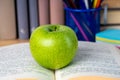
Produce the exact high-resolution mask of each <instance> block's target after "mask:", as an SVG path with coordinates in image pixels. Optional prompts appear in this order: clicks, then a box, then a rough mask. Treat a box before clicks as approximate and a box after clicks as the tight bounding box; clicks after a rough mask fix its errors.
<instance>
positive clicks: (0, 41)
mask: <svg viewBox="0 0 120 80" xmlns="http://www.w3.org/2000/svg"><path fill="white" fill-rule="evenodd" d="M24 42H29V40H19V39H16V40H0V46H6V45H11V44H17V43H24Z"/></svg>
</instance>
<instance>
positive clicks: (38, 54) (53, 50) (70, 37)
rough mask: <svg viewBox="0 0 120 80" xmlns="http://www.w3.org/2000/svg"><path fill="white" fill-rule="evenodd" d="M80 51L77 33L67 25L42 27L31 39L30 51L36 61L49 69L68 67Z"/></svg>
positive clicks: (36, 30)
mask: <svg viewBox="0 0 120 80" xmlns="http://www.w3.org/2000/svg"><path fill="white" fill-rule="evenodd" d="M77 49H78V39H77V36H76V34H75V32H74V31H73V30H72V29H71V28H69V27H68V26H65V25H52V24H48V25H42V26H39V27H37V28H36V29H35V30H34V31H33V32H32V34H31V37H30V50H31V53H32V56H33V57H34V59H35V60H36V61H37V62H38V64H40V65H41V66H43V67H45V68H48V69H53V70H55V69H59V68H62V67H65V66H66V65H68V64H69V63H70V62H71V61H72V59H73V58H74V56H75V54H76V51H77Z"/></svg>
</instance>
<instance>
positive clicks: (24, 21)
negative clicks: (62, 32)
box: [0, 0, 64, 40]
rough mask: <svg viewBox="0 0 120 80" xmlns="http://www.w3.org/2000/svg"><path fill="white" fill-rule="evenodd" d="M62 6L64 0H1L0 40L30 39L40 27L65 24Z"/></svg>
mask: <svg viewBox="0 0 120 80" xmlns="http://www.w3.org/2000/svg"><path fill="white" fill-rule="evenodd" d="M62 4H63V1H62V0H57V1H56V0H50V1H49V0H0V11H1V12H0V40H6V39H29V37H30V35H31V33H32V31H33V30H34V29H35V28H36V27H38V26H40V25H44V24H64V6H63V5H62ZM56 6H57V7H56Z"/></svg>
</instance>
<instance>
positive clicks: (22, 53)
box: [0, 43, 54, 80]
mask: <svg viewBox="0 0 120 80" xmlns="http://www.w3.org/2000/svg"><path fill="white" fill-rule="evenodd" d="M0 80H54V72H53V71H50V70H48V69H45V68H43V67H41V66H40V65H38V64H37V63H36V61H34V59H33V58H32V56H31V53H30V50H29V44H28V43H21V44H15V45H10V46H5V47H0Z"/></svg>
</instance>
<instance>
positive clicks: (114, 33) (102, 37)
mask: <svg viewBox="0 0 120 80" xmlns="http://www.w3.org/2000/svg"><path fill="white" fill-rule="evenodd" d="M96 42H102V43H108V44H113V45H115V46H116V47H118V48H120V29H106V30H104V31H101V32H99V33H97V34H96Z"/></svg>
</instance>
